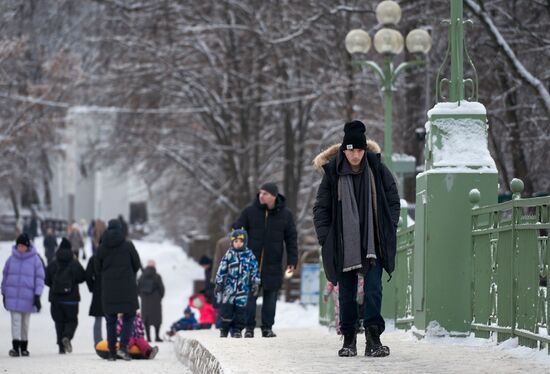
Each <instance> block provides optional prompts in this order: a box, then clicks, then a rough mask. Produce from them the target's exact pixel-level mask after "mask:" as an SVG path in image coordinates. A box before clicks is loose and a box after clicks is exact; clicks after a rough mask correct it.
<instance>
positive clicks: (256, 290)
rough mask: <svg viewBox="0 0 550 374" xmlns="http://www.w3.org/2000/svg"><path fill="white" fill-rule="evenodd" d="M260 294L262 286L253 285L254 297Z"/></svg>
mask: <svg viewBox="0 0 550 374" xmlns="http://www.w3.org/2000/svg"><path fill="white" fill-rule="evenodd" d="M259 292H260V285H259V284H253V285H252V295H254V297H256V296H258V293H259Z"/></svg>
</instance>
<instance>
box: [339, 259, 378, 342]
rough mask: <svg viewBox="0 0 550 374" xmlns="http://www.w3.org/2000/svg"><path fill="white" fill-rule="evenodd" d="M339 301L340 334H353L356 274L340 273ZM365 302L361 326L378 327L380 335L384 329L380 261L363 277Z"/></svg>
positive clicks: (353, 272) (355, 323)
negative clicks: (381, 310)
mask: <svg viewBox="0 0 550 374" xmlns="http://www.w3.org/2000/svg"><path fill="white" fill-rule="evenodd" d="M338 288H339V295H338V300H339V301H340V330H341V331H342V334H344V335H346V334H351V333H354V332H355V328H356V325H357V318H358V316H357V272H356V271H347V272H345V273H342V274H341V276H340V281H339V282H338ZM364 290H365V301H364V302H363V306H364V313H365V314H364V317H363V318H364V319H363V324H364V326H365V329H366V328H367V327H369V326H378V331H380V333H382V332H383V331H384V329H385V328H386V323H385V321H384V318H383V317H382V315H381V314H380V309H381V308H382V266H381V265H380V261H379V260H376V264H375V265H371V267H370V268H369V271H368V272H367V275H366V276H365V285H364Z"/></svg>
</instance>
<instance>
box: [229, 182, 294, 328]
mask: <svg viewBox="0 0 550 374" xmlns="http://www.w3.org/2000/svg"><path fill="white" fill-rule="evenodd" d="M285 200H286V199H285V197H284V196H283V195H282V194H280V193H279V190H278V188H277V185H276V184H275V183H265V184H263V185H262V186H261V187H260V191H259V192H258V194H257V196H256V198H255V199H254V201H253V202H252V204H251V205H249V206H247V207H246V208H245V209H244V210H243V211H242V213H241V215H240V217H239V219H238V220H237V221H236V222H235V223H234V227H236V228H243V229H244V230H246V231H247V233H248V242H249V248H250V249H251V250H252V252H253V253H254V256H255V257H256V259H257V260H258V263H259V270H260V274H261V279H262V283H261V290H262V291H261V292H262V296H263V304H262V325H261V328H262V336H263V337H265V338H272V337H275V336H276V335H275V333H274V332H273V329H272V327H273V324H274V323H275V310H276V307H277V297H278V293H279V289H280V288H281V285H282V283H283V269H282V267H283V251H284V249H285V248H286V255H287V270H288V271H294V269H295V268H296V265H297V263H298V245H297V233H296V225H295V224H294V218H293V216H292V213H291V212H290V210H289V209H288V208H287V207H286V206H285ZM257 297H258V296H257V295H250V296H249V299H248V304H247V307H246V308H247V311H246V313H247V317H246V332H245V338H252V337H254V327H255V326H256V299H257Z"/></svg>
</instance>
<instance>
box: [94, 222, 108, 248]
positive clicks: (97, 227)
mask: <svg viewBox="0 0 550 374" xmlns="http://www.w3.org/2000/svg"><path fill="white" fill-rule="evenodd" d="M106 229H107V225H105V222H103V221H102V220H100V219H99V218H98V219H96V220H95V222H94V236H93V238H92V243H93V246H92V250H93V252H92V253H93V254H94V255H95V253H96V252H97V248H98V247H99V243H100V242H101V236H103V233H104V232H105V230H106Z"/></svg>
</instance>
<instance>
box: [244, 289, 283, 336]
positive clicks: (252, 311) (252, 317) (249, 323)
mask: <svg viewBox="0 0 550 374" xmlns="http://www.w3.org/2000/svg"><path fill="white" fill-rule="evenodd" d="M262 292H263V304H262V329H271V327H272V326H273V324H274V323H275V310H276V308H277V296H278V295H279V290H263V291H262ZM257 298H258V297H257V296H254V295H252V293H250V294H248V303H247V304H246V329H247V330H254V327H256V299H257Z"/></svg>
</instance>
